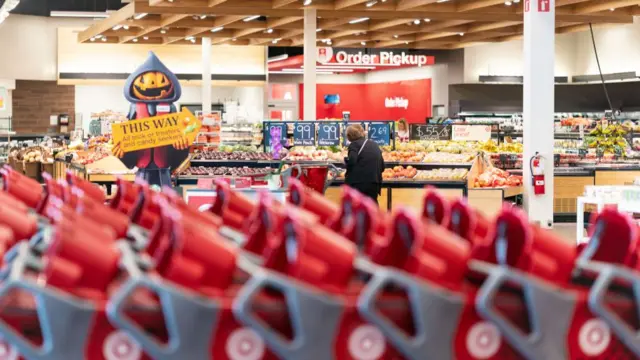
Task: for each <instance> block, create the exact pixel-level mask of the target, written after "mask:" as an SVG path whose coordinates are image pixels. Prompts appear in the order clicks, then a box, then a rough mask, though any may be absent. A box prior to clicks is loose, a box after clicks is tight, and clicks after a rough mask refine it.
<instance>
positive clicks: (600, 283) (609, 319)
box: [588, 264, 640, 357]
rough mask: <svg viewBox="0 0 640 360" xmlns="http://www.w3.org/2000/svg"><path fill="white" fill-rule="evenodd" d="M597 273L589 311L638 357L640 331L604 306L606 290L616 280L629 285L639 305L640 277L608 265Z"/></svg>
mask: <svg viewBox="0 0 640 360" xmlns="http://www.w3.org/2000/svg"><path fill="white" fill-rule="evenodd" d="M599 273H600V274H599V275H598V277H597V279H596V281H595V283H594V284H593V286H592V287H591V291H590V292H589V298H588V301H589V309H590V310H591V311H592V312H593V313H594V314H595V315H597V316H598V317H599V318H600V319H602V320H603V321H604V322H605V323H607V325H609V327H611V329H612V330H613V332H614V333H615V334H616V336H617V337H618V339H620V340H621V341H622V342H623V343H624V345H625V346H626V347H627V348H628V349H629V350H631V351H632V352H633V353H634V354H635V355H636V356H637V357H640V331H637V330H636V329H634V328H632V327H631V326H629V325H628V324H627V323H626V322H625V321H623V320H622V319H621V318H620V316H618V315H617V314H616V313H615V312H613V311H611V310H609V308H608V307H607V306H606V305H605V296H606V295H607V290H608V289H609V287H610V286H611V284H612V283H613V282H614V280H616V279H621V280H625V281H627V282H629V283H630V284H631V288H632V289H633V295H634V299H635V302H636V304H635V306H636V307H637V306H638V305H640V300H639V299H640V276H639V275H637V274H635V273H634V272H633V271H630V270H629V269H626V268H622V267H619V266H615V265H608V264H607V265H604V266H603V267H601V270H600V271H599ZM634 320H635V319H634Z"/></svg>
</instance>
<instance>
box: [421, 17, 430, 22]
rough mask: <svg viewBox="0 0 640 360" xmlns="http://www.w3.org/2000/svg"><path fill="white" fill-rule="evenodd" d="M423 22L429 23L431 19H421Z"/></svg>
mask: <svg viewBox="0 0 640 360" xmlns="http://www.w3.org/2000/svg"><path fill="white" fill-rule="evenodd" d="M422 20H424V22H431V19H429V18H427V19H422Z"/></svg>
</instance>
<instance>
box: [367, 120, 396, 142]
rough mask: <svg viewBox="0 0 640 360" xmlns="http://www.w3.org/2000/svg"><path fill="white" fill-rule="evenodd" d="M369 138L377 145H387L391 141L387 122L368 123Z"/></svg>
mask: <svg viewBox="0 0 640 360" xmlns="http://www.w3.org/2000/svg"><path fill="white" fill-rule="evenodd" d="M369 140H372V141H373V142H375V143H376V144H378V145H389V144H390V143H391V134H390V130H389V124H386V123H371V124H369Z"/></svg>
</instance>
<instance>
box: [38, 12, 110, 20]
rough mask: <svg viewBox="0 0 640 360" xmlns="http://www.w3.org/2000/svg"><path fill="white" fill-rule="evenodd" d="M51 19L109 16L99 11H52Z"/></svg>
mask: <svg viewBox="0 0 640 360" xmlns="http://www.w3.org/2000/svg"><path fill="white" fill-rule="evenodd" d="M51 17H71V18H108V17H109V14H107V13H106V12H99V11H52V12H51Z"/></svg>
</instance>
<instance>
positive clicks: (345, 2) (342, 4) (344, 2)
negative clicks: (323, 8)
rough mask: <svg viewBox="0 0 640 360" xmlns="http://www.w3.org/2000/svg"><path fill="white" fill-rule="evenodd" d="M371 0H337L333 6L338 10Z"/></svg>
mask: <svg viewBox="0 0 640 360" xmlns="http://www.w3.org/2000/svg"><path fill="white" fill-rule="evenodd" d="M367 1H369V0H336V1H335V3H334V5H333V8H334V9H336V10H341V9H345V8H348V7H351V6H355V5H360V4H364V3H366V2H367Z"/></svg>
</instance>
